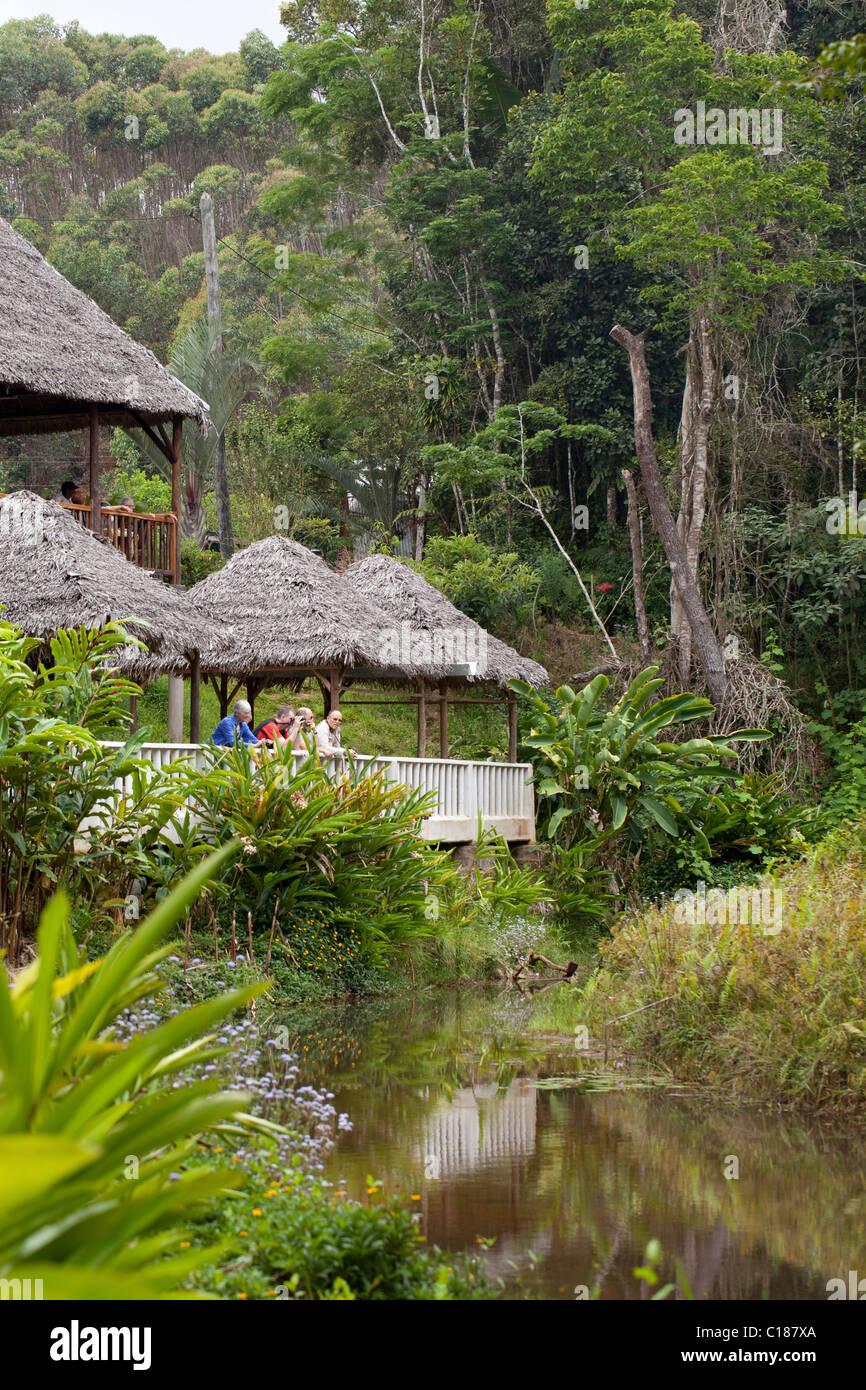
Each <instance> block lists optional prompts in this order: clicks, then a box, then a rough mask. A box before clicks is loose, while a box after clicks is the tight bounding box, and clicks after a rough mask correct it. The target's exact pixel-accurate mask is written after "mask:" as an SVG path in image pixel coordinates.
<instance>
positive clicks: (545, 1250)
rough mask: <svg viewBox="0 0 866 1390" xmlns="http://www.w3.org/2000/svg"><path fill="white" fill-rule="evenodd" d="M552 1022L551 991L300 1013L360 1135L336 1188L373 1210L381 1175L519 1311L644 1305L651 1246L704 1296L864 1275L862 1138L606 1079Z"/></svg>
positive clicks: (311, 1046) (299, 1038)
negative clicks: (642, 1268)
mask: <svg viewBox="0 0 866 1390" xmlns="http://www.w3.org/2000/svg"><path fill="white" fill-rule="evenodd" d="M560 988H562V987H559V986H558V987H557V989H560ZM555 993H556V991H554V994H555ZM554 1014H555V1010H554ZM550 1016H551V995H550V994H549V993H548V994H546V995H544V996H541V997H536V998H535V999H533V998H528V997H526V996H522V995H519V994H517V993H515V992H514V991H508V992H505V993H500V994H498V995H493V994H491V995H479V994H478V993H476V992H472V993H452V992H442V991H436V992H431V993H429V994H422V995H420V996H417V997H415V998H414V999H411V1000H405V999H404V1000H401V1001H399V1002H396V1003H394V1002H389V1003H388V1004H383V1003H381V1002H375V1003H372V1004H366V1005H360V1006H354V1007H339V1008H328V1009H321V1010H318V1011H317V1012H316V1013H315V1014H310V1013H306V1014H303V1015H301V1014H298V1013H297V1012H295V1011H293V1012H292V1013H290V1014H288V1015H286V1018H285V1020H284V1021H286V1022H287V1023H288V1026H289V1030H290V1033H291V1037H292V1043H291V1046H292V1050H293V1051H295V1052H296V1053H297V1055H299V1057H300V1058H301V1059H302V1068H303V1072H304V1079H305V1080H308V1081H309V1082H311V1083H315V1084H317V1085H321V1084H322V1083H325V1084H326V1085H327V1087H328V1088H329V1089H330V1090H332V1091H334V1092H335V1095H336V1100H335V1102H334V1103H335V1104H336V1106H337V1107H338V1109H339V1110H341V1111H347V1112H348V1114H349V1116H350V1118H351V1121H352V1129H351V1131H350V1132H348V1133H345V1134H341V1135H340V1136H339V1140H338V1143H337V1147H336V1149H335V1151H334V1154H333V1155H332V1158H331V1159H330V1160H329V1165H328V1173H327V1176H328V1177H329V1178H330V1179H331V1180H332V1181H334V1182H335V1184H336V1185H337V1186H338V1188H339V1190H341V1191H346V1193H347V1194H348V1195H349V1196H351V1197H354V1198H357V1199H359V1200H361V1201H365V1202H367V1201H370V1200H371V1198H370V1197H369V1196H368V1194H367V1180H368V1175H369V1176H371V1177H373V1178H375V1179H380V1180H381V1181H382V1182H383V1184H384V1190H385V1192H386V1193H401V1194H403V1195H405V1196H406V1198H407V1199H408V1200H410V1201H411V1202H412V1206H413V1207H414V1208H415V1209H416V1210H417V1211H418V1212H419V1213H420V1216H421V1221H422V1229H423V1231H424V1233H425V1235H426V1236H427V1239H428V1240H429V1241H430V1242H431V1243H435V1244H437V1245H439V1246H441V1247H442V1248H444V1249H448V1250H455V1251H456V1250H471V1251H473V1252H475V1253H478V1252H483V1253H484V1256H485V1258H486V1259H487V1261H488V1265H489V1268H490V1270H491V1272H492V1273H493V1274H494V1276H496V1277H498V1278H500V1279H501V1280H502V1281H503V1289H504V1296H506V1297H508V1296H511V1297H515V1296H522V1295H523V1294H526V1293H528V1294H530V1295H535V1296H541V1297H543V1298H545V1299H574V1298H575V1297H576V1296H578V1293H579V1292H580V1291H581V1287H583V1288H585V1289H586V1290H587V1291H588V1292H589V1293H590V1294H591V1295H595V1293H596V1291H597V1296H599V1297H601V1298H603V1299H638V1298H647V1297H648V1296H649V1294H650V1290H648V1289H647V1287H646V1285H645V1284H643V1283H642V1282H641V1281H640V1280H638V1279H636V1278H635V1277H634V1275H633V1272H632V1271H633V1269H634V1267H635V1266H636V1265H639V1264H641V1263H643V1260H642V1255H643V1251H644V1249H645V1246H646V1243H647V1241H648V1240H650V1239H651V1238H653V1237H657V1238H658V1239H659V1240H660V1241H661V1244H662V1247H663V1250H664V1252H665V1261H664V1264H663V1272H664V1274H666V1275H667V1274H673V1260H674V1258H675V1257H676V1258H678V1259H679V1260H680V1262H681V1265H682V1268H683V1270H684V1272H685V1275H686V1277H687V1279H688V1281H689V1283H690V1285H691V1289H692V1293H693V1295H694V1297H695V1298H696V1299H708V1298H709V1299H714V1298H721V1299H749V1298H769V1299H826V1297H827V1291H826V1285H827V1281H828V1280H829V1279H831V1278H839V1277H841V1278H844V1279H845V1280H846V1283H847V1280H848V1271H849V1270H859V1271H860V1273H861V1276H863V1275H866V1165H864V1145H863V1139H864V1133H863V1131H862V1130H859V1129H858V1130H851V1129H847V1130H846V1129H844V1128H841V1129H840V1128H839V1127H835V1128H831V1127H827V1126H824V1125H820V1124H818V1123H807V1122H803V1121H802V1120H799V1121H795V1120H792V1119H790V1118H789V1117H782V1116H777V1115H768V1114H766V1113H756V1112H754V1111H747V1110H742V1109H740V1110H730V1111H726V1110H724V1109H722V1108H720V1107H719V1106H718V1104H717V1103H715V1102H711V1101H710V1100H708V1099H707V1098H705V1097H701V1096H700V1095H699V1094H695V1093H691V1094H690V1093H687V1092H685V1091H683V1090H682V1089H680V1090H677V1088H676V1087H675V1086H671V1085H670V1084H667V1083H665V1082H663V1081H659V1082H654V1081H653V1079H652V1077H650V1076H649V1075H648V1074H646V1073H645V1074H643V1075H641V1072H640V1069H639V1068H636V1067H629V1068H624V1067H622V1066H620V1067H617V1066H616V1065H615V1064H612V1065H611V1066H609V1067H605V1066H604V1063H603V1059H600V1058H597V1057H596V1058H593V1057H592V1056H591V1055H588V1054H586V1053H581V1052H578V1051H576V1049H575V1039H574V1038H573V1037H569V1036H567V1035H565V1036H564V1035H563V1034H562V1032H561V1031H559V1032H554V1031H552V1030H551V1029H550V1028H549V1024H548V1020H549V1018H550ZM546 1025H547V1026H546ZM737 1171H738V1174H739V1176H737V1177H734V1176H733V1174H734V1173H735V1172H737ZM726 1174H727V1175H730V1176H726ZM413 1197H414V1198H415V1199H416V1200H414V1201H412V1198H413ZM372 1200H375V1199H372ZM488 1240H492V1242H493V1243H492V1244H491V1245H489V1246H486V1245H482V1244H481V1243H480V1242H481V1241H488Z"/></svg>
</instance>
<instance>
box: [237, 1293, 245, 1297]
mask: <svg viewBox="0 0 866 1390" xmlns="http://www.w3.org/2000/svg"><path fill="white" fill-rule="evenodd" d="M238 1298H246V1294H245V1293H239V1294H238Z"/></svg>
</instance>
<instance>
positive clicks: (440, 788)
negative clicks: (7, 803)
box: [103, 742, 535, 844]
mask: <svg viewBox="0 0 866 1390" xmlns="http://www.w3.org/2000/svg"><path fill="white" fill-rule="evenodd" d="M103 747H105V748H122V747H123V745H122V744H121V743H115V742H106V743H104V744H103ZM219 756H220V750H219V749H217V748H214V747H213V746H212V745H211V744H199V743H144V744H142V746H141V750H140V753H139V757H141V758H143V759H145V760H146V761H147V762H149V763H150V764H151V765H152V766H153V768H154V771H158V770H160V769H162V768H165V767H169V766H170V765H171V764H172V763H175V762H181V761H182V762H186V763H188V764H189V766H191V767H195V768H197V769H198V771H200V772H201V771H204V770H205V769H206V768H207V767H212V766H213V765H214V763H215V762H217V761H218V760H219ZM308 756H309V755H308V754H307V753H305V752H296V753H295V754H294V758H295V760H296V762H298V763H300V762H303V760H304V759H305V758H306V757H308ZM354 763H355V766H356V768H359V769H362V770H365V771H368V772H376V771H379V770H380V769H381V768H384V769H385V771H386V776H387V778H388V781H390V782H395V783H397V784H399V785H400V786H403V787H407V788H409V789H410V790H412V791H415V790H420V791H424V792H433V793H434V794H435V797H436V802H435V806H434V809H433V812H432V814H431V815H430V816H428V817H427V819H426V820H425V821H424V824H423V828H422V832H421V833H422V836H423V838H424V839H425V840H438V841H440V842H441V843H443V844H463V843H470V842H472V841H475V840H477V839H478V816H479V812H480V815H481V825H482V828H483V829H484V830H498V831H499V833H500V834H501V835H502V836H503V838H504V839H506V840H508V841H511V842H515V843H524V844H528V843H534V841H535V791H534V788H533V784H532V768H531V766H530V764H529V763H485V762H462V761H457V760H455V759H451V758H403V757H392V758H389V757H378V758H372V757H369V756H364V755H361V756H359V757H357V758H355V759H354ZM347 765H348V764H347V763H345V762H344V761H343V760H342V759H331V760H330V761H329V762H328V763H327V764H326V766H327V769H328V771H329V773H331V775H334V774H336V773H338V772H339V771H340V769H341V767H342V766H347ZM117 791H118V794H119V795H123V794H124V793H126V794H127V795H128V794H129V793H130V791H131V784H130V783H129V781H128V779H123V778H120V779H118V783H117Z"/></svg>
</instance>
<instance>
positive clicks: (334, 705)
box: [328, 666, 340, 714]
mask: <svg viewBox="0 0 866 1390" xmlns="http://www.w3.org/2000/svg"><path fill="white" fill-rule="evenodd" d="M330 677H331V689H330V692H329V694H330V699H329V701H328V704H329V705H330V708H329V710H328V713H329V714H331V713H332V712H333V711H334V710H337V709H339V708H340V671H339V670H338V669H337V667H336V666H332V667H331V670H330Z"/></svg>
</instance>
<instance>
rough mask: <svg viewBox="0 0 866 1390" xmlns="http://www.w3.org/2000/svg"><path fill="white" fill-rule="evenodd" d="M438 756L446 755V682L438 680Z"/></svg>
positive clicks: (444, 756)
mask: <svg viewBox="0 0 866 1390" xmlns="http://www.w3.org/2000/svg"><path fill="white" fill-rule="evenodd" d="M439 757H440V758H447V757H448V682H447V681H440V682H439Z"/></svg>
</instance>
